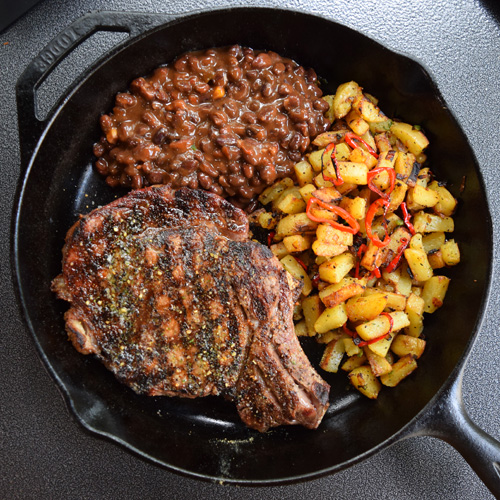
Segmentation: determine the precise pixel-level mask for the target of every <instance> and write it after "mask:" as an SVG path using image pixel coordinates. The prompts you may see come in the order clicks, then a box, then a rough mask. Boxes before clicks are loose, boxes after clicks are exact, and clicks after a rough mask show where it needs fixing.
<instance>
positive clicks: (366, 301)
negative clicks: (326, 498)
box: [346, 292, 387, 322]
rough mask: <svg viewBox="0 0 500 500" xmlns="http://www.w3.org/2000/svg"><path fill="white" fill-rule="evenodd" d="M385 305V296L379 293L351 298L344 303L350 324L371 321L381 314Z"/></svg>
mask: <svg viewBox="0 0 500 500" xmlns="http://www.w3.org/2000/svg"><path fill="white" fill-rule="evenodd" d="M386 304H387V295H385V294H384V293H380V292H379V293H373V294H370V295H367V296H361V297H353V298H351V299H349V300H348V301H347V302H346V312H347V317H348V318H349V320H350V321H352V322H357V321H364V322H366V321H371V320H372V319H375V318H376V317H378V316H379V315H380V314H381V313H382V311H383V310H384V309H385V306H386Z"/></svg>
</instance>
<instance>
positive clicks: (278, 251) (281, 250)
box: [269, 241, 289, 260]
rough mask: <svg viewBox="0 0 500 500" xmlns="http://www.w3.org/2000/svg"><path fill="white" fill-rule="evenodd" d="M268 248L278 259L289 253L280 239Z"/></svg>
mask: <svg viewBox="0 0 500 500" xmlns="http://www.w3.org/2000/svg"><path fill="white" fill-rule="evenodd" d="M269 249H270V250H271V252H273V254H274V255H275V256H276V257H278V259H280V260H281V259H282V258H283V257H285V255H288V253H289V252H288V250H287V248H286V246H285V244H284V243H283V242H282V241H280V242H279V243H275V244H274V245H271V246H270V247H269Z"/></svg>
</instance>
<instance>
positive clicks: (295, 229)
mask: <svg viewBox="0 0 500 500" xmlns="http://www.w3.org/2000/svg"><path fill="white" fill-rule="evenodd" d="M317 227H318V223H317V222H314V221H312V220H311V219H309V217H308V216H307V214H306V213H305V212H302V213H300V214H291V215H287V216H286V217H283V219H281V220H280V221H279V222H278V225H277V226H276V234H275V239H276V240H278V241H279V240H282V239H283V238H284V237H285V236H291V235H292V234H301V233H306V232H312V231H315V230H316V228H317Z"/></svg>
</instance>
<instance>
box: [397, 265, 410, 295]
mask: <svg viewBox="0 0 500 500" xmlns="http://www.w3.org/2000/svg"><path fill="white" fill-rule="evenodd" d="M412 284H413V280H412V279H411V276H410V275H409V274H408V270H407V268H406V266H405V267H404V268H403V269H401V274H400V277H399V281H398V283H397V285H396V288H395V292H397V293H400V294H401V295H405V296H406V297H408V295H410V293H411V287H412Z"/></svg>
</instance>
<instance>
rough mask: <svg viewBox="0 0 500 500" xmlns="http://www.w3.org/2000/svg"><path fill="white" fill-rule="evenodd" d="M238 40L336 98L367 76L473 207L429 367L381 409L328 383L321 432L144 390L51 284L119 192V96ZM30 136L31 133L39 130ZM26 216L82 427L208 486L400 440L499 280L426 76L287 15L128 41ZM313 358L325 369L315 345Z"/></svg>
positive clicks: (57, 371)
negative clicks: (102, 153)
mask: <svg viewBox="0 0 500 500" xmlns="http://www.w3.org/2000/svg"><path fill="white" fill-rule="evenodd" d="M229 44H241V45H245V46H250V47H252V48H254V49H270V50H274V51H276V52H278V53H280V54H282V55H285V56H288V57H291V58H293V59H295V60H296V61H298V62H299V63H300V64H302V65H303V66H306V67H313V68H314V69H315V70H316V71H317V73H318V74H319V75H320V76H321V77H323V78H325V79H326V80H327V83H326V84H325V85H324V90H325V93H331V92H334V91H335V89H336V87H337V85H338V84H340V83H342V82H344V81H348V80H356V81H357V82H358V83H359V84H361V85H362V86H363V87H364V88H365V90H366V91H368V92H370V93H371V94H373V95H375V96H377V97H378V98H379V99H380V105H381V107H382V109H383V110H384V111H385V112H386V114H388V115H389V116H394V117H399V118H403V119H405V120H406V121H408V122H410V123H418V124H421V125H422V126H423V127H424V129H425V131H426V132H427V134H428V137H429V138H430V142H431V147H430V148H429V162H430V166H431V167H432V169H433V170H435V172H437V174H438V176H439V178H440V179H446V180H448V181H449V184H448V186H449V187H450V189H451V191H452V192H453V193H454V195H455V196H456V197H457V198H459V200H460V208H459V210H458V213H457V216H456V231H455V238H456V239H457V241H459V242H460V248H461V252H462V263H461V264H460V266H459V268H458V269H453V270H449V271H447V274H448V275H449V276H451V277H452V279H453V281H452V285H451V287H450V290H449V292H448V296H447V299H446V302H445V305H444V306H443V308H442V309H441V310H440V311H439V312H438V313H436V314H435V315H433V316H431V317H429V318H428V319H427V320H426V322H427V325H426V330H425V331H426V337H427V339H428V340H429V342H428V349H427V352H426V353H425V355H424V356H423V358H421V360H419V365H420V367H419V369H418V370H417V372H415V374H413V375H412V376H411V377H409V378H408V379H407V380H406V381H405V382H404V383H402V384H400V386H398V387H397V388H395V389H393V390H390V389H386V390H384V391H382V393H381V395H380V397H379V399H378V401H375V402H373V401H369V400H367V399H365V398H363V397H361V396H360V395H358V394H357V393H356V392H355V391H354V390H352V389H349V388H348V383H347V380H346V377H345V376H344V375H342V374H339V375H337V376H328V375H326V376H325V379H326V380H327V381H328V382H329V383H331V385H332V392H331V407H330V409H329V411H328V413H327V415H326V416H325V418H324V421H323V423H322V424H321V426H320V428H319V429H318V430H316V431H307V430H305V429H302V428H295V427H287V428H279V429H276V430H273V431H270V432H268V433H266V434H259V433H257V432H254V431H251V430H248V429H246V428H245V427H244V425H243V424H241V423H240V421H239V419H238V416H237V414H236V412H235V410H234V408H233V406H232V405H231V404H230V403H227V402H225V401H222V400H219V399H215V398H206V399H203V400H192V401H190V400H181V399H172V398H148V397H142V396H137V395H135V394H134V393H133V392H132V391H131V390H129V389H127V388H126V387H124V386H122V385H120V384H119V383H118V382H117V381H115V379H114V377H113V376H112V375H111V374H110V373H108V372H107V370H106V369H104V368H103V367H102V366H101V364H100V363H99V362H97V361H96V360H95V359H93V358H92V357H86V356H82V355H80V354H78V353H77V352H76V351H75V350H74V349H73V347H72V346H71V345H70V344H69V342H68V341H67V340H66V334H65V332H64V323H63V313H64V310H65V308H66V305H65V303H63V302H62V301H58V300H56V299H55V297H54V295H53V294H52V293H51V292H50V289H49V287H50V282H51V280H52V279H53V278H54V277H55V276H56V275H57V274H58V273H59V272H60V261H61V248H62V246H63V239H64V235H65V233H66V231H67V230H68V228H69V227H70V226H71V225H72V223H73V222H74V221H75V220H76V218H77V217H78V214H79V213H86V212H88V211H90V210H91V209H92V208H94V207H96V206H97V205H99V204H103V203H105V202H108V201H110V200H111V199H113V198H114V197H116V196H117V193H116V192H115V191H112V190H110V189H108V188H107V187H106V186H105V184H104V182H103V180H102V179H101V178H99V177H98V176H97V175H96V174H95V173H94V171H93V169H92V160H93V158H92V144H93V143H94V142H95V141H96V140H97V139H98V137H99V126H98V120H99V116H100V114H101V113H103V112H105V111H107V110H109V109H110V107H111V106H112V102H113V96H114V95H115V94H116V92H118V91H121V90H124V89H126V88H127V87H128V85H129V83H130V81H131V80H132V79H133V78H134V77H136V76H140V75H145V74H147V73H149V72H150V71H151V70H153V69H154V68H155V67H157V66H159V65H161V64H165V63H167V62H169V61H172V60H173V59H174V58H175V57H176V56H178V55H179V54H181V53H183V52H185V51H189V50H195V49H201V48H209V47H212V46H224V45H229ZM20 133H21V138H22V137H23V134H26V133H27V131H26V130H21V131H20ZM464 179H465V189H464V190H463V192H461V190H460V186H461V185H462V183H463V182H464ZM15 216H16V217H17V219H16V225H15V246H14V249H15V251H16V255H15V256H14V259H15V271H16V274H17V279H18V286H19V295H20V298H21V302H22V306H23V308H24V313H25V317H26V319H27V323H28V325H29V326H30V328H31V330H32V332H33V335H34V338H35V342H36V344H37V346H38V348H39V351H40V354H41V356H42V358H43V359H44V361H45V363H46V365H47V366H48V368H49V371H50V372H51V374H52V375H53V376H54V377H55V379H56V380H57V382H58V383H59V385H60V386H61V388H62V391H63V394H64V395H65V397H66V399H67V401H68V403H69V405H70V407H71V408H72V409H73V411H74V413H75V415H76V417H77V419H78V420H79V421H80V422H81V423H82V424H83V425H84V426H85V427H86V428H87V429H90V430H91V431H94V432H96V433H98V434H100V435H104V436H108V437H110V438H112V439H114V440H116V441H118V442H120V443H122V444H124V445H125V446H127V447H128V448H131V449H133V450H135V451H137V452H139V453H141V454H142V455H143V456H147V457H149V458H151V459H153V460H154V461H156V462H158V463H161V464H163V465H167V466H168V467H170V468H172V469H174V470H177V471H181V472H182V471H184V472H187V473H189V474H192V475H195V476H198V477H204V478H213V479H223V480H229V481H231V480H233V481H238V482H251V483H254V482H267V481H286V480H294V479H300V478H305V477H312V476H315V475H318V474H321V473H326V472H328V471H333V470H338V469H340V468H342V467H345V466H347V465H348V464H349V463H352V462H354V461H356V460H359V459H361V458H363V456H366V455H367V454H369V453H371V452H373V451H374V450H376V449H379V448H380V447H381V446H383V445H384V444H385V443H387V442H390V441H393V440H394V439H395V437H397V435H398V433H400V432H401V431H402V429H403V428H404V427H405V425H406V424H408V423H409V422H410V421H411V420H412V419H413V418H414V417H415V416H416V415H417V414H418V413H419V412H420V411H421V410H422V409H423V408H424V407H425V406H426V405H427V404H428V403H429V401H430V400H431V399H432V398H433V396H435V395H436V394H437V393H438V391H439V389H440V388H441V386H442V385H443V384H444V382H445V381H446V380H447V378H448V377H449V376H450V374H451V373H452V372H453V370H454V368H455V367H456V366H457V364H459V363H460V362H461V361H462V360H463V357H464V356H465V353H466V351H467V348H468V345H469V342H470V340H471V338H472V337H473V335H474V334H475V329H476V323H477V320H478V318H479V317H480V316H481V312H482V303H483V299H484V296H485V293H486V291H487V287H488V281H489V261H490V255H491V245H492V244H491V235H490V223H489V215H488V208H487V205H486V200H485V191H484V188H483V185H482V181H481V177H480V173H479V170H478V167H477V164H476V162H475V159H474V157H473V153H472V151H471V149H470V147H469V145H468V142H467V139H466V137H465V136H464V134H463V133H462V131H461V130H460V128H459V127H458V125H457V123H456V121H455V120H454V118H453V117H452V115H451V114H450V112H449V111H448V109H447V107H446V105H445V104H444V102H443V101H442V98H441V97H440V94H439V92H438V90H437V89H436V87H435V86H434V84H433V83H432V81H431V79H430V77H429V75H428V74H427V72H426V71H425V70H424V69H423V68H422V67H421V66H420V65H419V64H417V63H416V62H414V61H412V60H410V59H408V58H406V57H404V56H402V55H398V54H395V53H393V52H391V51H389V50H387V49H385V48H384V47H382V46H381V45H379V44H377V43H375V42H373V41H371V40H369V39H368V38H366V37H364V36H363V35H361V34H359V33H357V32H354V31H352V30H350V29H348V28H345V27H342V26H340V25H337V24H335V23H332V22H330V21H327V20H324V19H321V18H318V17H314V16H310V15H306V14H300V13H294V12H289V11H281V10H277V9H256V8H245V9H231V10H225V11H218V12H215V13H214V12H212V13H204V14H200V15H196V16H193V17H188V18H185V19H181V20H178V21H174V22H171V23H168V24H166V25H164V26H161V27H160V28H157V29H154V30H152V31H150V32H148V33H146V34H145V35H144V36H142V37H139V38H138V39H136V40H131V41H129V42H126V43H125V45H124V47H123V49H122V50H120V51H118V52H117V53H115V54H114V55H113V56H111V57H110V58H108V59H107V60H106V61H105V63H104V64H102V65H96V67H94V68H92V70H91V71H89V72H88V74H87V76H86V77H85V79H84V80H83V82H82V83H81V84H80V85H79V86H78V88H77V89H76V90H75V91H74V92H73V94H72V95H71V96H70V98H69V100H67V101H66V102H65V104H64V106H62V107H61V108H60V109H58V110H57V116H56V117H55V119H54V121H53V123H52V125H51V126H50V128H49V129H48V130H47V131H46V135H45V136H44V138H43V141H42V142H41V144H40V147H39V148H38V150H37V151H36V153H35V154H34V156H33V159H32V164H31V167H30V168H29V170H28V171H27V173H26V177H25V179H24V187H23V188H22V189H21V190H20V199H19V205H18V207H17V214H15ZM306 350H307V351H308V353H309V354H310V356H311V359H312V360H313V361H314V362H317V361H318V356H319V351H318V350H316V349H315V348H314V345H313V343H312V342H309V344H308V345H306Z"/></svg>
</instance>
